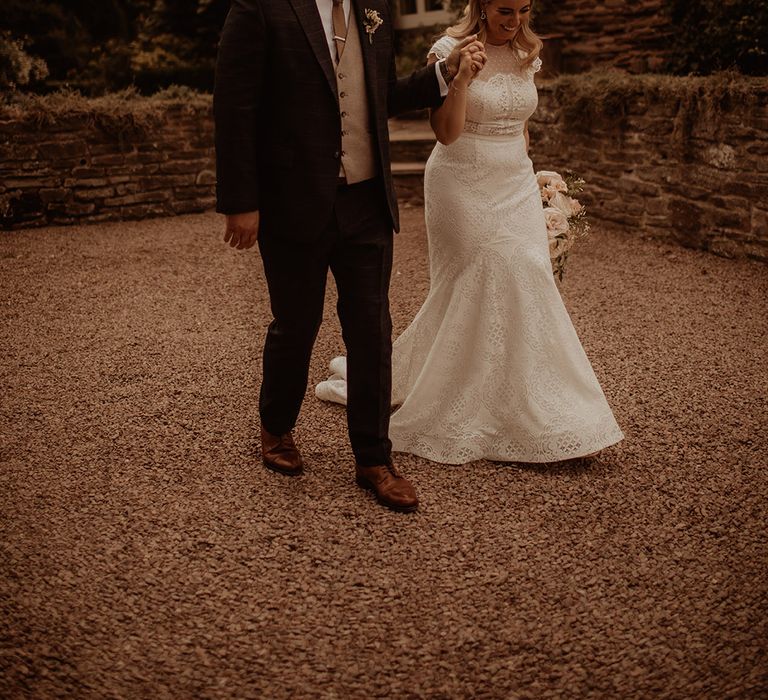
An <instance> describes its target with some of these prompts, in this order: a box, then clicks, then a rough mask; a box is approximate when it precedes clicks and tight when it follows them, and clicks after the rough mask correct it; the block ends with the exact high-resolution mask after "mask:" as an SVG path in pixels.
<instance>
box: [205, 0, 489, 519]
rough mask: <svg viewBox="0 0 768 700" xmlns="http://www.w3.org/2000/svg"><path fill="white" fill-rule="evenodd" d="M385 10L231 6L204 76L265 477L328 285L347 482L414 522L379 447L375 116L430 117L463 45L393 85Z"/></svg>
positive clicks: (386, 380)
mask: <svg viewBox="0 0 768 700" xmlns="http://www.w3.org/2000/svg"><path fill="white" fill-rule="evenodd" d="M392 41H393V30H392V19H391V16H390V12H389V7H388V4H387V1H386V0H233V3H232V8H231V10H230V12H229V15H228V17H227V20H226V23H225V25H224V29H223V33H222V36H221V43H220V45H219V56H218V63H217V67H216V89H215V94H214V115H215V122H216V156H217V177H218V183H217V211H219V212H221V213H223V214H226V234H225V237H224V240H225V241H227V242H229V244H230V245H231V246H233V247H235V248H238V249H243V248H250V247H251V246H253V244H254V243H255V242H256V241H257V240H258V243H259V250H260V252H261V257H262V261H263V264H264V272H265V276H266V280H267V285H268V288H269V296H270V303H271V309H272V315H273V317H274V320H273V321H272V323H271V324H270V326H269V330H268V331H267V338H266V343H265V346H264V360H263V363H264V364H263V379H262V385H261V394H260V399H259V412H260V417H261V445H262V458H263V460H264V464H265V465H266V466H267V467H268V468H270V469H272V470H274V471H277V472H280V473H282V474H286V475H289V476H295V475H299V474H301V472H302V470H303V460H302V458H301V455H300V454H299V451H298V449H297V447H296V445H295V443H294V441H293V437H292V433H291V431H292V430H293V427H294V425H295V423H296V420H297V417H298V414H299V409H300V407H301V403H302V400H303V398H304V393H305V391H306V386H307V379H308V372H309V361H310V355H311V352H312V346H313V344H314V341H315V337H316V336H317V332H318V329H319V327H320V323H321V320H322V314H323V302H324V298H325V284H326V277H327V272H328V270H329V269H330V270H331V272H332V273H333V275H334V278H335V280H336V286H337V288H338V297H339V300H338V314H339V319H340V321H341V327H342V334H343V337H344V342H345V344H346V348H347V381H348V403H347V420H348V426H349V436H350V442H351V444H352V450H353V452H354V455H355V460H356V463H357V465H356V479H357V483H358V484H359V485H360V486H362V487H363V488H368V489H370V490H372V491H373V492H374V493H375V495H376V497H377V499H378V501H379V502H380V503H381V504H383V505H385V506H387V507H389V508H392V509H393V510H397V511H404V512H411V511H414V510H416V508H417V506H418V499H417V496H416V492H415V491H414V489H413V487H412V485H411V484H410V483H409V482H408V481H407V480H406V479H405V478H404V477H403V476H402V475H400V474H399V472H398V471H397V470H396V469H395V468H394V466H393V465H392V461H391V454H390V452H391V443H390V441H389V437H388V432H389V414H390V392H391V352H392V342H391V320H390V315H389V303H388V291H389V278H390V272H391V268H392V230H393V228H394V229H397V228H398V212H397V201H396V198H395V192H394V188H393V185H392V175H391V172H390V160H389V135H388V130H387V117H388V116H390V115H392V114H396V113H399V112H403V111H408V110H413V109H419V108H423V107H435V106H438V105H439V104H440V103H441V101H442V97H443V96H444V95H445V94H447V90H448V87H447V84H448V83H449V82H450V80H451V79H452V77H453V76H454V75H455V74H456V72H457V71H458V67H459V63H460V60H461V53H462V52H464V55H465V57H466V56H469V57H470V58H472V60H473V62H474V64H475V65H476V66H477V68H478V69H480V68H482V65H483V63H484V61H485V55H484V53H483V51H482V45H481V44H479V43H478V42H476V41H474V37H470V38H469V39H467V40H466V41H464V42H463V43H462V44H461V45H460V46H459V47H457V49H456V50H455V51H454V52H453V53H452V54H451V55H450V57H449V58H447V59H446V60H445V61H441V62H438V64H436V66H429V67H428V68H424V69H422V70H419V71H416V72H415V73H414V74H413V75H411V76H410V77H409V78H407V79H404V80H397V79H396V76H395V66H394V52H393V45H392Z"/></svg>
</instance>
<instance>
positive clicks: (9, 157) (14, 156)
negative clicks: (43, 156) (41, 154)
mask: <svg viewBox="0 0 768 700" xmlns="http://www.w3.org/2000/svg"><path fill="white" fill-rule="evenodd" d="M35 158H37V146H36V145H34V144H15V143H8V144H2V145H0V162H5V163H9V162H14V161H24V160H34V159H35Z"/></svg>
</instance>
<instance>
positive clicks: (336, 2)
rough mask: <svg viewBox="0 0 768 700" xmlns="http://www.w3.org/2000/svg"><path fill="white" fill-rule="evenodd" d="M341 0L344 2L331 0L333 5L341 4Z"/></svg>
mask: <svg viewBox="0 0 768 700" xmlns="http://www.w3.org/2000/svg"><path fill="white" fill-rule="evenodd" d="M343 2H344V0H333V4H334V5H341V3H343Z"/></svg>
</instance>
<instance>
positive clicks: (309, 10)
mask: <svg viewBox="0 0 768 700" xmlns="http://www.w3.org/2000/svg"><path fill="white" fill-rule="evenodd" d="M290 2H291V5H293V10H294V12H295V13H296V17H298V19H299V24H301V28H302V29H303V30H304V33H305V34H306V35H307V40H308V41H309V45H310V46H311V47H312V51H314V53H315V57H316V58H317V60H318V62H319V63H320V66H321V68H322V69H323V73H325V77H326V79H327V80H328V86H329V87H330V88H331V91H332V92H333V94H334V97H336V101H337V102H338V101H339V96H338V87H337V84H336V74H335V71H334V68H333V60H332V59H331V52H330V51H329V50H328V43H327V42H326V40H325V32H324V31H323V23H322V21H321V20H320V14H319V13H318V11H317V3H316V2H315V0H290Z"/></svg>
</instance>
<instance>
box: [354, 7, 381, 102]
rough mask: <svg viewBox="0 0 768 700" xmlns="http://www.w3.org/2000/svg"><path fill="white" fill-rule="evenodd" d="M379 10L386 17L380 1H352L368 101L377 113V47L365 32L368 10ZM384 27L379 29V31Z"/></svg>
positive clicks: (374, 40) (374, 39)
mask: <svg viewBox="0 0 768 700" xmlns="http://www.w3.org/2000/svg"><path fill="white" fill-rule="evenodd" d="M369 8H370V9H372V10H378V11H379V15H380V16H382V17H384V14H383V13H382V11H381V8H380V7H379V2H378V0H352V11H351V12H350V13H349V14H350V19H351V18H352V17H356V18H357V30H358V32H359V33H360V47H361V51H362V53H363V64H364V66H365V82H366V85H367V86H368V99H369V102H370V103H371V107H372V109H373V110H374V112H375V109H376V102H377V100H376V93H377V89H376V87H377V85H376V81H377V80H378V77H377V71H376V47H375V46H374V45H373V43H371V40H370V38H369V35H368V32H366V31H365V22H366V19H365V10H366V9H369ZM382 29H384V27H383V26H382V27H379V30H382ZM373 42H374V43H375V42H376V35H375V34H374V38H373Z"/></svg>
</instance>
